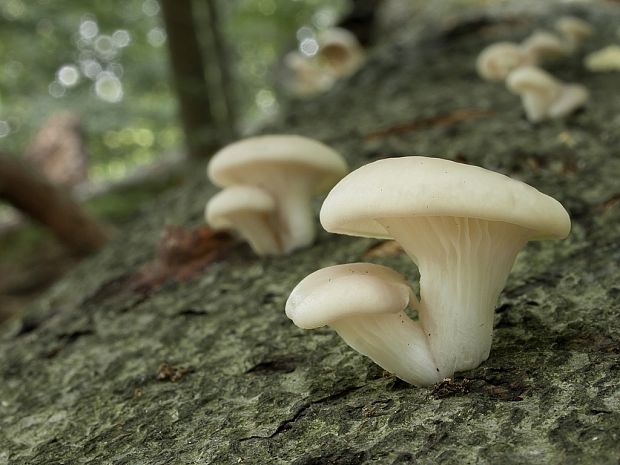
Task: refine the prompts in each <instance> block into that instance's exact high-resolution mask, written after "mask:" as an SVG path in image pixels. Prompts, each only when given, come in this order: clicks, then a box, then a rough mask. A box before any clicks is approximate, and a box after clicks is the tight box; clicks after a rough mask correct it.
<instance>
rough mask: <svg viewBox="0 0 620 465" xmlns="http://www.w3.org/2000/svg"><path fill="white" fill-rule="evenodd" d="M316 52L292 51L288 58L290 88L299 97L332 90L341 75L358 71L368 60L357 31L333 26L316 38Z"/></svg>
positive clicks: (343, 76)
mask: <svg viewBox="0 0 620 465" xmlns="http://www.w3.org/2000/svg"><path fill="white" fill-rule="evenodd" d="M316 44H317V47H318V48H317V51H316V53H315V54H313V55H305V54H302V53H300V52H290V53H288V54H287V55H286V57H285V59H284V65H285V67H286V68H287V69H288V70H289V71H290V72H291V74H292V78H291V79H290V81H289V85H288V87H289V90H290V91H291V93H292V94H294V95H296V96H298V97H310V96H313V95H316V94H320V93H322V92H325V91H327V90H329V89H330V88H331V87H332V86H333V85H334V83H335V82H336V81H337V80H338V79H342V78H346V77H348V76H350V75H352V74H353V73H355V72H356V71H357V70H358V69H359V68H360V67H361V66H362V64H363V63H364V58H365V54H364V50H363V49H362V46H361V45H360V43H359V41H358V40H357V38H356V37H355V35H354V34H353V33H351V32H350V31H348V30H346V29H342V28H338V27H335V28H331V29H327V30H325V31H323V32H322V33H320V34H319V35H318V37H317V39H316Z"/></svg>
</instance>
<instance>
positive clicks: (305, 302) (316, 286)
mask: <svg viewBox="0 0 620 465" xmlns="http://www.w3.org/2000/svg"><path fill="white" fill-rule="evenodd" d="M412 295H413V294H412V292H411V288H410V287H409V285H408V284H407V281H406V280H405V278H404V277H403V276H402V275H400V274H399V273H397V272H396V271H394V270H392V269H390V268H387V267H385V266H381V265H374V264H372V263H349V264H346V265H336V266H330V267H328V268H323V269H321V270H318V271H315V272H314V273H312V274H310V275H308V276H306V277H305V278H304V279H303V280H302V281H301V282H300V283H299V284H298V285H297V286H295V289H293V291H292V292H291V295H290V296H289V298H288V300H287V301H286V316H288V317H289V318H290V319H291V320H293V323H295V324H296V325H297V326H299V327H300V328H304V329H313V328H318V327H320V326H325V325H327V324H330V323H331V322H334V321H337V320H342V319H344V318H349V317H354V316H361V315H377V314H389V313H398V312H400V311H402V310H404V309H405V308H406V307H407V305H408V304H409V300H410V298H411V296H412Z"/></svg>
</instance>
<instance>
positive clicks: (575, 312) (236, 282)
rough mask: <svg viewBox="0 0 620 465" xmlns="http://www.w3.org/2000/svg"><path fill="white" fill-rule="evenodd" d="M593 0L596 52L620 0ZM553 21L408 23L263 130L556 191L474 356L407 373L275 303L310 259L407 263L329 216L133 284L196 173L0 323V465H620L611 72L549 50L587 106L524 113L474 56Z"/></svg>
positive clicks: (619, 222)
mask: <svg viewBox="0 0 620 465" xmlns="http://www.w3.org/2000/svg"><path fill="white" fill-rule="evenodd" d="M589 8H591V9H589V10H585V11H584V14H585V17H586V18H588V19H589V20H590V21H592V22H593V23H594V24H595V25H596V34H595V37H594V38H593V40H592V41H591V42H590V43H589V44H588V46H587V48H588V49H596V48H600V47H601V46H603V45H606V44H607V43H608V42H609V41H610V40H611V39H610V38H611V37H614V34H616V29H617V25H618V24H620V21H619V19H620V14H619V13H618V5H617V4H616V5H611V4H610V5H608V6H607V7H604V8H603V7H597V8H596V9H595V8H594V7H589ZM551 21H552V17H550V16H546V17H543V18H540V19H536V18H527V17H525V16H511V17H510V21H493V20H489V19H488V18H487V19H484V20H481V19H480V18H476V17H472V18H471V21H467V22H466V23H459V24H457V25H456V27H452V28H450V29H446V30H444V31H443V32H437V31H436V32H434V33H433V34H432V36H430V38H428V37H427V39H424V40H423V41H422V42H417V41H415V40H413V38H412V37H413V36H416V34H411V35H410V38H409V39H407V38H406V36H407V34H404V35H403V37H405V39H403V40H402V41H401V42H400V43H399V44H398V45H388V46H385V47H383V48H381V49H379V50H377V51H376V53H375V54H373V55H372V56H371V57H370V61H369V62H368V64H367V66H366V67H365V68H364V69H363V70H362V72H360V73H359V74H357V75H355V76H354V77H353V78H352V79H350V80H349V81H348V82H346V83H343V84H342V85H339V86H338V88H336V89H334V90H333V92H331V93H330V94H329V95H326V96H324V97H321V98H320V99H318V100H317V101H313V102H312V103H306V104H303V105H301V104H300V105H297V106H293V108H292V109H291V111H290V112H289V114H288V117H287V118H286V121H284V122H282V124H281V125H279V126H278V127H272V128H270V130H271V131H276V130H282V131H284V130H286V131H287V132H295V133H300V134H304V135H309V136H311V137H316V138H318V139H320V140H323V141H325V142H327V143H329V144H331V145H333V146H334V147H335V148H336V149H338V150H340V151H341V152H342V153H343V154H345V156H346V157H347V158H348V160H349V161H350V163H351V166H352V167H356V166H359V165H361V164H363V163H366V162H368V161H371V160H374V159H377V158H379V157H382V156H398V155H411V154H424V155H430V156H442V157H445V158H449V159H455V160H460V161H465V162H469V163H473V164H477V165H480V166H484V167H486V168H489V169H493V170H496V171H500V172H503V173H506V174H509V175H510V176H513V177H515V178H519V179H522V180H524V181H526V182H528V183H529V184H531V185H533V186H535V187H537V188H538V189H540V190H542V191H543V192H545V193H547V194H550V195H552V196H554V197H555V198H557V199H558V200H560V201H561V202H562V203H563V204H564V205H565V206H566V207H567V209H568V210H569V211H570V213H571V216H572V219H573V230H572V233H571V235H570V237H569V238H568V239H566V240H564V241H557V242H536V243H531V244H529V245H528V246H527V247H526V248H525V249H524V250H523V251H522V252H521V253H520V254H519V256H518V258H517V261H516V264H515V267H514V269H513V271H512V274H511V275H510V278H509V279H508V283H507V286H506V288H505V290H504V292H503V293H502V295H501V297H500V301H499V303H498V310H497V316H496V331H495V336H494V345H493V348H492V350H491V355H490V358H489V359H488V360H487V361H486V362H485V363H483V365H482V366H481V367H479V368H477V369H475V370H472V371H469V372H465V373H461V374H459V375H458V376H457V377H456V378H455V380H454V381H453V382H451V383H442V384H440V385H438V386H436V387H434V388H425V389H420V388H414V387H411V386H408V385H406V384H405V383H403V382H400V381H398V380H396V379H395V378H394V377H391V376H389V375H386V374H385V373H383V372H382V370H381V369H380V368H378V367H377V366H375V365H373V364H372V363H371V362H370V361H369V360H368V359H366V358H364V357H362V356H360V355H358V354H356V353H355V352H353V351H352V350H351V349H349V348H348V347H347V346H346V345H345V344H344V343H343V342H342V341H341V340H340V339H339V338H338V336H337V335H336V334H335V333H334V332H333V331H331V330H330V329H328V328H323V329H319V330H315V331H311V332H310V331H302V330H299V329H297V328H296V327H295V326H293V325H292V323H291V322H290V321H288V320H287V318H286V316H285V315H284V311H283V307H284V302H285V300H286V298H287V296H288V293H289V292H290V290H291V289H292V288H293V286H294V285H295V284H296V283H297V282H299V280H301V279H302V278H303V277H304V276H306V275H307V274H309V273H310V272H312V271H314V270H316V269H317V268H319V267H324V266H328V265H333V264H337V263H347V262H354V261H360V260H369V261H373V262H376V263H381V264H385V265H388V266H391V267H393V268H395V269H397V270H398V271H400V272H402V273H404V274H405V275H407V276H409V277H410V278H411V281H412V283H413V282H416V281H417V279H418V276H417V271H416V269H415V266H414V265H413V264H412V263H411V261H410V260H409V258H408V257H407V256H405V255H403V254H399V253H398V250H397V249H394V248H392V247H387V246H384V247H383V248H382V249H378V250H379V252H377V249H376V248H375V249H373V250H374V253H372V254H370V256H369V254H368V253H367V251H368V250H369V248H371V247H372V246H374V245H376V244H377V242H376V241H372V240H368V239H358V238H352V237H344V236H336V235H329V234H327V233H325V232H320V233H319V237H318V240H317V243H316V245H315V246H313V247H312V248H310V249H307V250H304V251H300V252H298V253H295V254H293V255H291V256H290V257H277V258H266V259H257V258H255V257H254V256H253V255H252V253H251V252H250V250H249V248H248V247H247V246H245V245H237V246H234V247H232V248H230V249H229V250H228V252H227V254H226V255H225V256H223V257H220V258H219V259H218V260H217V261H216V262H214V263H211V264H210V265H209V266H207V267H206V268H205V269H204V271H203V272H201V273H200V274H198V275H197V276H193V277H192V278H190V279H186V280H181V279H171V280H168V281H166V282H163V283H161V284H160V285H159V286H158V287H157V288H152V287H151V288H149V287H148V286H142V287H140V286H134V285H130V284H131V283H132V282H133V281H132V279H133V278H132V275H134V274H135V273H137V271H138V270H139V269H140V268H141V267H142V266H143V265H144V264H145V263H147V262H149V261H151V260H152V259H153V257H154V254H155V250H156V244H157V240H158V236H159V234H160V231H161V230H162V229H163V227H164V225H165V224H167V223H177V224H198V223H200V222H201V220H202V215H203V207H204V203H205V201H206V199H207V198H208V197H209V196H210V195H212V194H213V193H214V192H215V189H214V188H211V187H209V186H208V185H207V183H206V182H205V181H204V180H203V178H202V176H199V175H197V178H196V180H195V182H194V183H193V184H192V185H190V186H188V187H187V188H184V189H182V190H178V191H176V192H174V193H171V194H169V195H166V196H165V197H163V198H160V199H157V201H156V202H155V203H154V204H153V205H152V207H151V208H149V209H147V211H145V212H144V214H143V215H142V216H141V217H140V218H138V219H137V220H136V221H135V222H134V223H132V224H131V226H130V227H129V228H128V229H127V231H126V232H125V234H124V235H123V237H122V238H119V239H118V240H116V241H114V242H113V243H112V244H110V245H109V246H108V247H106V248H105V249H104V250H103V251H102V252H101V253H100V254H98V255H97V256H96V257H94V258H92V259H89V260H88V261H87V262H85V263H84V264H83V265H82V266H81V267H80V269H78V270H76V271H75V272H74V273H72V275H71V276H69V277H68V278H67V279H65V280H63V281H62V282H61V283H59V284H58V285H57V286H56V287H55V288H54V289H53V290H52V291H51V292H50V293H49V294H48V295H47V297H46V298H45V299H44V300H42V301H41V302H40V303H39V305H38V306H37V307H36V308H34V309H33V310H32V312H31V313H29V314H28V315H27V317H26V318H25V319H24V320H23V321H16V322H14V323H13V324H12V325H10V326H8V327H6V328H5V329H4V331H3V332H2V333H1V334H0V374H1V379H2V381H1V384H0V464H9V463H10V464H21V463H28V464H46V465H49V464H60V463H99V464H108V463H109V464H112V463H113V464H124V463H127V464H129V463H131V464H135V463H148V464H170V463H174V464H186V463H187V464H190V463H192V464H193V463H212V464H228V463H252V464H266V463H277V464H296V465H302V464H304V465H310V464H340V465H344V464H361V463H363V464H405V463H416V464H435V463H446V464H455V465H456V464H474V463H476V464H499V463H501V464H522V463H553V464H557V463H565V464H617V463H618V460H619V459H620V387H619V384H620V318H619V317H620V241H619V240H618V237H619V234H620V201H619V199H620V183H619V181H618V179H619V176H620V152H619V151H618V147H619V142H620V119H619V118H620V101H619V100H618V98H617V92H618V75H617V74H615V75H614V74H590V73H587V72H586V71H585V70H584V69H583V67H582V66H581V61H580V58H579V57H574V58H569V59H565V60H561V61H560V62H558V63H556V64H553V65H552V66H550V67H549V68H548V69H550V71H551V72H553V73H554V74H555V75H557V76H558V77H559V78H561V79H564V80H566V81H577V82H581V83H583V84H585V85H586V86H588V88H589V89H590V90H591V92H592V101H591V104H590V105H589V106H588V108H587V109H586V110H585V111H583V112H581V113H579V114H577V115H574V116H573V117H571V118H569V119H567V120H565V121H557V122H549V123H545V124H540V125H537V126H532V125H531V124H528V123H527V122H526V121H525V119H524V115H523V111H522V109H521V106H520V104H519V99H518V98H517V97H515V96H514V95H511V94H510V93H508V92H507V91H506V90H505V88H504V87H503V85H501V84H491V83H487V82H483V81H481V80H480V79H479V78H478V77H477V76H476V74H475V71H474V67H473V63H474V58H475V56H476V54H477V53H478V52H479V51H480V50H481V49H482V47H483V46H485V45H486V44H488V43H490V42H492V41H495V40H500V39H521V38H523V37H524V36H525V35H527V33H528V32H530V31H531V30H533V29H534V28H535V27H537V26H540V25H548V24H550V22H551ZM614 93H615V98H611V96H612V95H614ZM199 174H200V173H199ZM319 205H320V203H319V199H317V203H316V207H317V210H318V206H319ZM164 361H165V362H167V363H168V365H161V364H162V362H164ZM183 368H184V369H183ZM188 368H189V369H188Z"/></svg>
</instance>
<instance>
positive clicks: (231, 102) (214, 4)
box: [205, 0, 237, 139]
mask: <svg viewBox="0 0 620 465" xmlns="http://www.w3.org/2000/svg"><path fill="white" fill-rule="evenodd" d="M205 3H206V4H207V11H208V16H209V31H210V32H211V38H212V41H211V43H212V47H213V51H214V52H215V56H216V58H217V64H218V66H217V70H218V78H219V88H220V89H221V97H222V103H223V107H224V113H225V114H224V122H225V125H226V130H227V133H228V136H229V138H230V139H233V138H234V137H235V136H236V134H237V109H236V103H235V91H234V89H235V85H234V78H233V74H232V67H231V62H230V50H229V48H228V46H227V43H226V38H225V36H224V34H223V32H222V28H221V24H222V18H221V15H220V3H219V2H218V0H205Z"/></svg>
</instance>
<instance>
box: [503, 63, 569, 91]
mask: <svg viewBox="0 0 620 465" xmlns="http://www.w3.org/2000/svg"><path fill="white" fill-rule="evenodd" d="M560 85H561V83H560V81H558V80H557V79H556V78H554V77H553V76H552V75H551V74H549V73H547V72H546V71H543V70H542V69H540V68H538V67H536V66H523V67H521V68H518V69H515V70H514V71H513V72H512V73H510V74H509V75H508V79H506V87H508V89H509V90H510V91H511V92H513V93H515V94H522V93H524V92H553V91H554V90H555V89H557V88H559V86H560Z"/></svg>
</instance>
